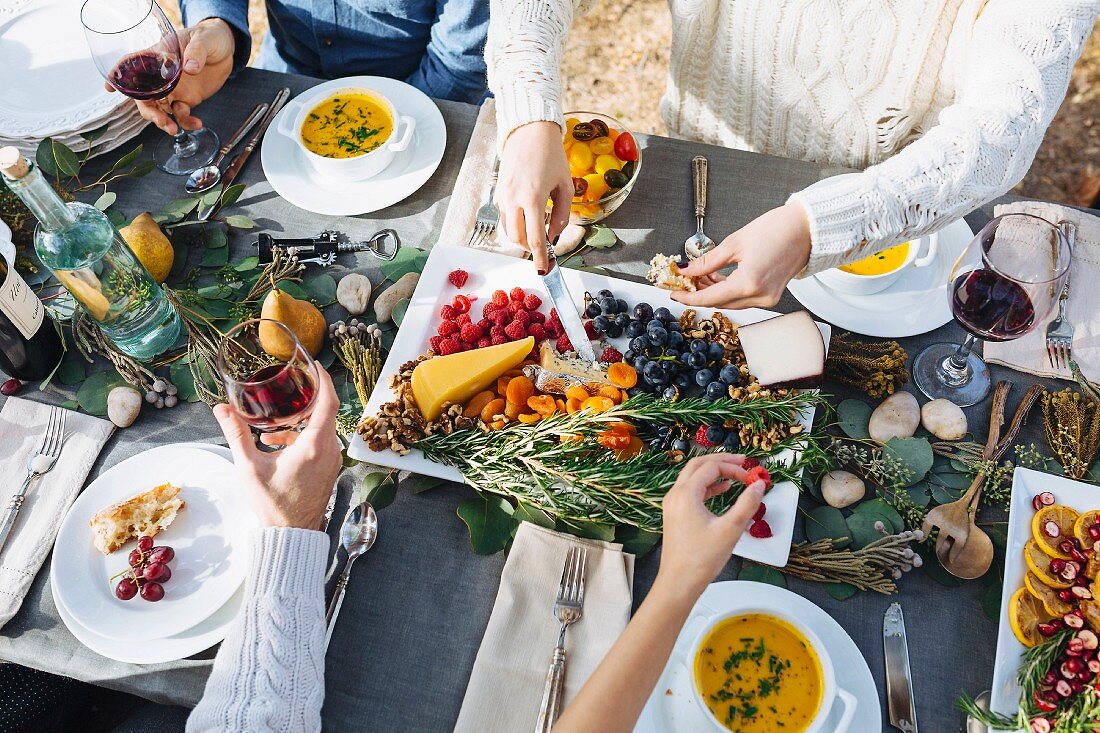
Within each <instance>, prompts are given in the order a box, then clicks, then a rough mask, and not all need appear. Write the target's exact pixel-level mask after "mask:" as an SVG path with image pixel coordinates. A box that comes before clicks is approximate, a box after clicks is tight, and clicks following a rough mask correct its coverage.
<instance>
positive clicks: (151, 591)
mask: <svg viewBox="0 0 1100 733" xmlns="http://www.w3.org/2000/svg"><path fill="white" fill-rule="evenodd" d="M141 597H142V598H144V599H145V600H147V601H149V602H150V603H156V602H157V601H159V600H160V599H161V598H164V586H163V585H161V584H160V583H153V582H149V583H145V584H143V585H142V586H141Z"/></svg>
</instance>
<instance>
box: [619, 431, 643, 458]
mask: <svg viewBox="0 0 1100 733" xmlns="http://www.w3.org/2000/svg"><path fill="white" fill-rule="evenodd" d="M644 450H645V443H643V442H642V439H641V438H639V437H637V436H634V437H632V438H631V439H630V444H629V445H628V446H626V447H625V448H621V449H619V450H617V451H615V458H616V459H617V460H620V461H625V460H627V459H628V458H633V457H634V456H637V455H641V453H642V451H644Z"/></svg>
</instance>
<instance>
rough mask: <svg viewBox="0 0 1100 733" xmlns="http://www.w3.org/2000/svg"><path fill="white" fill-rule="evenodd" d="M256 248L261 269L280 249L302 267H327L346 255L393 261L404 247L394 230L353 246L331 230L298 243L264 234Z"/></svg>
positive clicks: (377, 234) (298, 240)
mask: <svg viewBox="0 0 1100 733" xmlns="http://www.w3.org/2000/svg"><path fill="white" fill-rule="evenodd" d="M255 246H256V248H257V249H258V250H259V257H260V264H261V265H266V264H268V263H269V262H271V260H272V257H273V252H274V250H275V249H281V250H282V251H283V252H284V253H286V254H288V255H294V256H296V257H297V258H298V262H301V263H303V264H306V263H309V264H316V265H320V266H321V267H328V266H329V265H332V264H333V263H335V262H336V255H340V254H344V253H347V252H369V253H370V254H372V255H374V256H375V257H377V258H378V259H380V260H392V259H393V258H394V257H395V256H396V255H397V250H398V249H400V247H401V238H400V237H399V236H398V235H397V232H396V231H394V230H393V229H383V230H381V231H379V232H376V233H374V234H372V235H371V236H370V237H368V238H367V239H365V240H363V241H361V242H351V241H348V238H347V237H346V236H345V235H344V234H341V233H340V232H337V231H334V230H331V229H329V230H326V231H323V232H321V233H320V234H318V235H317V236H316V237H302V238H297V239H276V238H275V237H273V236H271V235H270V234H261V235H260V236H259V238H258V239H257V240H256V242H255Z"/></svg>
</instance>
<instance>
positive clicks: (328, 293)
mask: <svg viewBox="0 0 1100 733" xmlns="http://www.w3.org/2000/svg"><path fill="white" fill-rule="evenodd" d="M302 288H304V289H305V291H306V292H307V293H309V296H310V297H311V298H312V299H313V300H315V301H317V303H318V305H324V304H326V303H331V302H332V301H334V300H336V280H335V279H334V278H333V277H332V275H318V276H317V277H313V278H310V279H309V280H306V281H304V282H303V283H302Z"/></svg>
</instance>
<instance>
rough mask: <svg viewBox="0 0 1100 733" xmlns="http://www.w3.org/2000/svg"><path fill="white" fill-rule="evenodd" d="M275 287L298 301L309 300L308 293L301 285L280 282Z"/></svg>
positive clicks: (285, 281) (288, 281) (284, 281)
mask: <svg viewBox="0 0 1100 733" xmlns="http://www.w3.org/2000/svg"><path fill="white" fill-rule="evenodd" d="M275 287H277V288H278V289H279V290H282V291H283V292H284V293H286V294H287V295H290V296H293V297H295V298H297V299H298V300H309V293H307V292H306V291H305V289H304V288H302V286H301V285H299V284H298V283H296V282H293V281H291V280H282V281H280V282H278V283H277V284H276V285H275Z"/></svg>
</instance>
